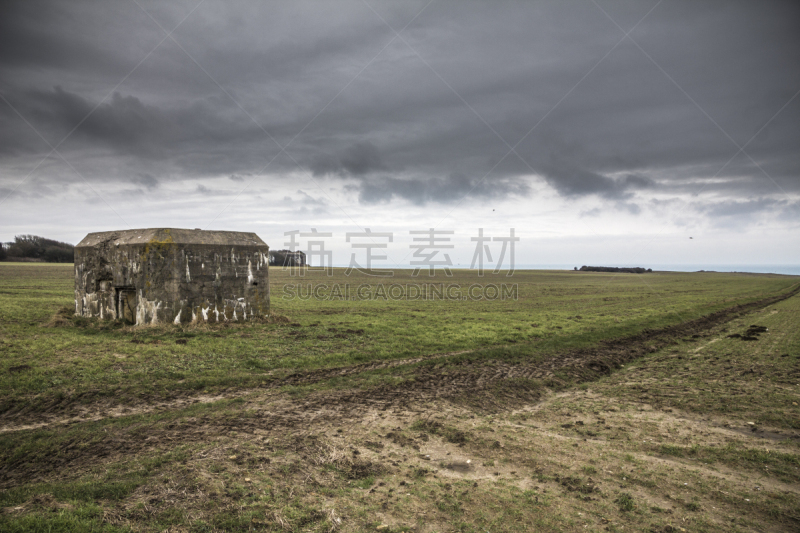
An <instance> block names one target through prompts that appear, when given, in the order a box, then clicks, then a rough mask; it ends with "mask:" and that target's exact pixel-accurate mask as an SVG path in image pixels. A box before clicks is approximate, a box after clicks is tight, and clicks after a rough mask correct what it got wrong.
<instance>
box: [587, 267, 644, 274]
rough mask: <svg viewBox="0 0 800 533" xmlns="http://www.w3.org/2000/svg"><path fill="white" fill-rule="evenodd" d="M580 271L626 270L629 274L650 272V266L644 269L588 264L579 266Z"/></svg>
mask: <svg viewBox="0 0 800 533" xmlns="http://www.w3.org/2000/svg"><path fill="white" fill-rule="evenodd" d="M575 270H578V267H575ZM580 270H581V271H582V272H628V273H629V274H643V273H645V272H652V271H653V269H652V268H648V269H644V268H642V267H632V268H627V267H623V268H620V267H590V266H582V267H581V268H580Z"/></svg>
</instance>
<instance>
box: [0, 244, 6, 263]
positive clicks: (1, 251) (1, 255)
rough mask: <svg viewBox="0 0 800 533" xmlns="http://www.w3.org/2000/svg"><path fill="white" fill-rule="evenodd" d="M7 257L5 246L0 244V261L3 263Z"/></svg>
mask: <svg viewBox="0 0 800 533" xmlns="http://www.w3.org/2000/svg"><path fill="white" fill-rule="evenodd" d="M7 255H8V254H6V246H5V244H3V243H2V242H0V261H3V260H4V259H5V258H6V256H7Z"/></svg>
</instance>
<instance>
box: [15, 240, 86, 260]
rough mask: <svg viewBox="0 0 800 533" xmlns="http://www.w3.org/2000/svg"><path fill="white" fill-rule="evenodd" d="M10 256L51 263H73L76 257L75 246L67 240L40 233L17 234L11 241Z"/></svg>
mask: <svg viewBox="0 0 800 533" xmlns="http://www.w3.org/2000/svg"><path fill="white" fill-rule="evenodd" d="M9 244H10V245H9V247H8V249H7V250H6V254H7V255H8V256H9V257H24V258H29V259H40V260H42V261H48V262H51V263H71V262H72V261H74V259H75V247H74V246H73V245H71V244H69V243H67V242H60V241H55V240H53V239H46V238H44V237H39V236H38V235H17V236H16V237H14V242H12V243H9Z"/></svg>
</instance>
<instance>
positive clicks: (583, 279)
mask: <svg viewBox="0 0 800 533" xmlns="http://www.w3.org/2000/svg"><path fill="white" fill-rule="evenodd" d="M395 274H396V275H395V277H394V278H392V279H391V280H390V282H389V283H386V282H384V284H383V288H384V289H385V290H386V291H387V293H389V294H391V290H390V289H389V288H388V287H389V286H390V285H391V284H397V285H399V286H406V285H408V284H417V283H419V284H422V283H433V284H439V283H441V284H453V285H459V286H461V287H462V290H465V289H466V288H467V287H468V286H469V285H471V284H473V283H478V282H480V283H495V284H498V285H499V284H501V283H512V282H513V283H514V284H516V285H517V292H518V300H516V301H514V300H508V301H501V300H500V299H496V300H493V301H485V300H484V301H463V300H448V299H438V298H437V299H429V300H424V299H408V298H401V299H397V300H393V299H390V298H388V297H387V299H386V300H384V299H377V300H373V301H355V300H344V299H337V298H334V299H332V300H330V299H326V298H328V297H329V296H330V294H331V293H332V292H334V291H333V287H334V285H336V284H339V285H341V286H344V285H345V284H349V285H350V286H351V287H358V286H359V285H361V284H369V286H370V292H371V293H372V294H375V293H379V290H378V289H379V288H380V287H379V285H377V284H376V283H375V278H370V277H366V276H363V275H361V274H358V273H355V274H353V275H352V276H350V277H346V276H345V275H344V272H343V271H342V270H334V276H333V277H331V278H328V277H326V276H324V275H323V274H322V273H319V272H309V273H308V274H307V276H306V277H304V278H299V277H290V276H289V274H288V273H287V272H286V271H281V270H279V269H273V270H272V271H271V273H270V275H271V291H272V308H273V312H274V313H277V314H280V315H285V316H288V317H289V318H290V320H291V321H292V323H294V324H299V326H297V327H292V326H287V325H284V324H247V325H243V326H233V327H204V326H200V327H192V326H173V325H171V324H170V325H162V326H157V327H143V328H131V327H123V326H121V325H114V324H109V323H99V322H96V321H86V320H79V319H73V320H72V321H70V324H69V325H68V326H66V327H44V326H45V325H47V324H48V322H50V321H51V319H52V318H53V316H54V314H55V313H56V312H57V311H58V309H60V308H62V307H71V306H73V305H74V304H73V276H72V267H71V266H69V265H41V264H13V263H0V349H1V350H2V352H3V354H4V358H3V361H2V363H0V364H1V365H2V369H0V370H3V371H2V372H0V390H2V391H3V393H4V394H3V396H4V404H3V405H4V406H5V407H3V405H0V410H2V409H3V408H5V409H8V408H10V407H11V406H12V405H13V404H14V403H16V402H18V401H20V400H23V399H24V400H25V401H26V402H29V401H31V399H33V398H35V401H36V402H39V403H46V402H47V401H63V400H64V398H68V399H73V400H74V399H76V398H77V399H78V401H81V399H83V400H84V401H85V400H87V399H88V398H90V397H96V396H107V397H113V398H115V399H116V400H118V401H134V400H136V399H137V398H138V397H141V396H143V395H144V396H147V395H152V396H158V397H169V396H170V395H171V394H172V393H174V392H179V391H192V390H194V391H203V390H219V389H222V388H227V387H249V386H255V385H258V384H260V383H262V382H269V381H272V380H275V379H280V378H281V376H284V375H286V374H287V373H290V372H293V371H296V370H313V369H318V368H329V367H337V366H346V365H352V364H359V363H364V362H372V361H381V360H393V359H402V358H408V357H417V356H425V355H430V354H436V353H443V352H451V351H462V350H478V352H473V353H470V354H465V355H463V356H461V359H459V358H455V359H454V361H455V362H458V361H459V360H465V359H498V358H505V359H509V360H514V359H530V358H532V357H545V356H549V354H550V353H552V352H553V351H558V350H563V349H569V348H573V347H580V346H586V345H589V344H593V343H596V342H597V341H598V340H600V339H604V338H613V337H619V336H624V335H628V334H632V333H636V332H638V331H641V330H642V329H644V328H653V327H661V326H665V325H669V324H673V323H677V322H680V321H683V320H688V319H691V318H696V317H698V316H701V315H704V314H708V313H710V312H713V311H715V310H718V309H720V308H723V307H728V306H731V305H733V304H735V303H742V302H748V301H752V300H755V299H759V298H763V297H765V296H768V295H773V294H777V293H779V292H781V291H785V290H787V289H788V288H789V287H790V286H791V285H792V283H794V281H795V280H794V278H790V277H786V276H769V275H764V276H746V275H739V274H710V273H709V274H703V275H697V274H681V273H653V274H647V275H620V274H603V273H583V272H552V271H518V272H516V273H515V275H514V276H513V277H511V278H507V277H505V276H495V277H493V276H491V275H487V276H486V277H484V278H478V277H477V276H476V275H475V274H474V273H471V272H469V271H455V272H454V276H453V277H452V278H446V277H443V276H442V277H436V278H433V279H430V278H427V277H420V278H412V277H411V276H410V272H409V271H397V272H396V273H395ZM298 283H302V284H308V283H311V284H314V285H315V286H316V285H320V284H325V285H327V286H328V290H327V291H318V294H319V295H321V296H322V297H323V299H321V300H318V299H314V298H312V299H305V300H301V299H298V298H296V299H285V298H284V296H285V294H286V293H285V291H284V289H283V287H284V286H285V285H286V284H295V285H296V284H298ZM354 293H355V291H353V289H351V295H352V294H354ZM412 296H413V295H412ZM362 330H363V331H362ZM177 340H181V341H182V342H183V341H185V342H186V343H185V344H176V341H177ZM498 346H501V347H498Z"/></svg>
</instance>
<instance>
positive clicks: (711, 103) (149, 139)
mask: <svg viewBox="0 0 800 533" xmlns="http://www.w3.org/2000/svg"><path fill="white" fill-rule="evenodd" d="M426 3H427V2H418V3H413V2H412V3H403V4H394V3H378V2H375V3H374V4H373V3H370V5H372V6H373V8H374V10H375V11H376V12H377V15H378V16H376V14H375V13H373V11H372V10H371V9H370V8H369V7H367V6H366V5H365V4H364V3H363V2H346V3H340V2H335V3H302V2H301V3H262V2H243V3H239V4H234V5H233V6H229V5H227V4H224V3H215V2H213V1H211V0H209V1H207V2H204V3H203V4H202V5H200V7H199V8H198V9H197V10H196V11H194V12H192V9H193V8H194V7H195V5H196V4H195V3H194V2H186V3H169V4H163V3H147V2H143V3H142V6H143V7H144V9H145V10H146V11H147V13H146V12H145V11H143V10H142V9H140V8H139V7H138V6H137V4H136V3H133V2H127V3H121V4H116V3H115V4H107V3H101V2H84V3H80V2H79V3H65V2H53V3H52V4H41V3H33V2H21V1H20V2H6V3H4V5H3V7H2V8H0V9H2V10H3V12H2V14H0V94H2V95H3V97H4V99H6V100H7V101H8V103H9V104H11V105H12V106H14V108H15V109H16V111H17V112H19V114H20V115H22V116H23V117H24V118H25V120H26V121H28V122H29V123H30V125H32V126H33V128H35V129H36V131H37V132H39V133H41V135H42V136H43V137H44V138H45V139H47V141H48V142H49V143H51V144H52V145H56V144H57V143H59V142H60V141H61V140H62V139H64V137H65V136H67V135H69V138H68V139H67V140H66V141H65V142H64V144H63V145H62V146H61V147H60V148H59V150H60V151H61V152H62V153H63V154H64V155H65V157H67V158H68V159H69V160H71V161H75V162H76V163H75V165H76V166H78V167H79V168H80V169H81V172H84V173H85V174H86V176H87V177H88V178H89V179H95V180H120V181H121V182H125V181H128V182H133V184H135V185H138V186H139V187H141V188H142V189H143V190H148V191H152V190H154V189H156V188H157V187H159V186H160V185H161V184H163V183H164V182H166V181H168V180H171V179H186V178H204V177H212V176H228V177H229V179H230V180H233V181H249V179H250V178H249V177H248V178H247V179H244V180H243V178H242V176H254V175H259V174H262V173H263V174H267V175H273V176H282V175H289V173H292V174H293V175H295V174H294V173H296V172H297V171H302V172H310V173H311V174H313V175H314V176H316V177H318V178H322V179H329V180H334V181H336V180H340V181H339V183H340V184H341V186H346V190H347V191H350V192H351V193H352V194H356V195H357V196H358V199H359V201H361V202H362V203H382V202H390V201H392V200H393V199H404V200H407V201H410V202H412V203H415V204H420V205H422V204H426V203H429V202H440V203H454V202H458V201H460V200H461V198H463V197H465V196H469V197H474V198H484V199H500V198H503V197H507V196H520V195H522V196H524V195H529V194H531V191H532V190H533V189H532V187H531V186H532V184H533V183H534V182H535V181H538V180H543V181H544V182H546V183H547V184H548V185H550V186H551V187H552V188H553V189H554V190H555V191H557V192H558V193H559V194H560V195H561V196H563V197H567V198H580V197H586V196H590V197H596V198H599V199H601V200H603V201H605V202H606V203H607V205H608V206H611V207H612V208H614V209H617V210H620V211H625V212H628V213H631V214H637V213H639V212H640V210H641V207H640V205H643V204H642V203H641V202H637V201H634V197H635V196H643V197H645V198H646V197H647V196H648V195H649V194H655V193H657V192H668V193H675V194H679V193H696V192H698V191H700V190H705V191H709V192H712V191H713V192H714V193H715V194H721V195H728V196H731V199H730V201H731V202H733V203H734V204H735V203H736V202H741V201H743V197H744V196H745V195H747V196H752V195H754V194H755V195H762V196H763V195H768V194H782V193H783V192H787V193H790V194H796V193H798V192H800V179H798V175H800V174H799V173H800V153H799V152H798V151H797V146H799V145H800V126H798V124H800V97H799V98H797V99H795V100H794V101H792V102H791V103H790V104H789V105H788V106H786V107H785V109H783V110H782V111H781V112H780V113H778V115H777V116H775V117H774V120H772V121H771V122H769V121H770V120H771V119H772V117H773V116H774V115H775V114H776V113H777V112H778V111H779V110H780V109H781V108H782V106H784V105H785V104H786V103H787V102H788V101H789V100H790V99H791V98H792V97H793V96H794V95H795V93H796V92H797V91H798V90H800V32H798V31H797V30H798V27H797V21H798V20H800V4H796V3H790V2H763V3H759V4H757V5H756V4H753V3H752V2H729V1H725V2H722V1H720V2H703V3H697V2H691V1H685V2H677V1H676V2H663V3H661V4H659V5H658V6H657V7H656V8H655V10H653V12H652V13H650V14H649V15H648V16H647V18H646V19H645V20H644V21H643V22H642V23H641V24H640V25H639V26H638V27H637V28H636V29H635V30H634V31H633V32H632V33H631V37H632V38H633V39H635V41H636V42H635V43H634V42H632V41H631V40H623V41H622V42H619V41H620V39H622V38H623V35H624V32H625V31H628V30H630V29H631V28H632V27H633V26H634V24H636V23H637V22H638V21H639V20H640V19H641V18H642V17H644V16H645V15H647V13H648V11H650V9H651V8H652V7H653V6H654V5H655V2H638V3H624V2H610V1H598V5H599V6H600V8H602V9H598V7H597V6H596V5H594V4H593V3H591V2H577V1H576V2H543V3H530V4H528V3H519V4H517V3H515V4H495V3H492V4H483V3H468V4H465V3H460V2H434V3H432V4H430V5H428V6H427V7H425V6H426ZM423 8H425V9H424V10H423ZM420 11H421V13H420ZM604 11H605V12H604ZM148 13H149V14H150V15H151V16H152V17H153V18H154V19H155V20H156V21H158V23H159V24H161V25H162V26H163V27H164V28H166V29H167V30H172V28H174V27H175V26H176V25H177V24H178V23H179V22H181V20H182V19H183V18H184V17H187V15H188V17H187V18H186V20H185V22H183V23H182V24H181V25H180V27H179V28H178V29H177V30H176V31H175V33H174V38H175V40H176V41H177V42H178V43H179V45H180V46H179V45H178V44H175V43H174V42H172V41H171V40H170V39H167V40H166V41H164V43H163V44H161V45H159V46H157V45H158V43H159V42H160V41H161V40H162V39H163V38H164V36H165V34H164V32H163V31H162V30H161V29H160V28H159V27H158V26H157V25H156V24H155V23H154V21H153V20H151V18H150V17H149V16H148ZM416 15H419V16H418V17H417V18H416V19H415V18H414V17H415V16H416ZM382 19H383V20H382ZM612 19H613V21H612ZM384 20H385V21H386V22H387V23H388V24H389V25H390V26H392V27H393V28H394V29H397V30H399V29H401V28H403V27H404V26H405V25H406V24H408V27H407V28H406V30H405V31H403V33H402V39H401V38H396V37H395V34H394V33H393V31H392V30H391V29H390V28H389V27H387V25H386V24H385V23H384ZM614 22H616V23H618V24H619V26H621V29H620V28H618V27H617V26H616V25H615V23H614ZM404 40H405V41H407V43H408V45H410V47H409V46H408V45H407V44H406V42H404ZM637 43H638V45H640V46H641V48H642V49H644V51H645V52H646V54H645V53H644V52H643V51H642V50H640V49H639V47H638V46H637ZM609 52H610V53H609ZM148 54H150V55H149V56H148ZM647 54H649V56H650V57H648V55H647ZM143 59H144V61H143V62H142V63H141V65H140V66H138V67H137V64H138V63H139V62H140V61H142V60H143ZM129 74H130V75H129ZM127 75H129V76H128V77H127V78H126V77H125V76H127ZM123 78H124V82H123V83H122V84H121V85H118V84H119V82H120V81H121V80H123ZM0 118H2V124H0V168H2V169H11V168H14V169H23V174H22V175H24V169H30V168H33V166H35V164H36V162H37V161H38V159H37V158H41V157H42V156H43V155H44V154H46V153H47V152H48V151H49V147H48V146H46V145H45V143H44V142H43V141H42V140H41V139H40V138H39V137H38V136H37V135H36V134H35V133H34V132H33V131H32V130H31V129H30V127H29V126H28V125H27V124H26V123H25V122H24V121H23V120H22V119H20V118H19V116H17V113H16V112H15V111H13V110H12V109H11V108H10V107H9V106H8V105H6V103H5V102H2V101H0ZM76 126H77V128H76ZM73 129H74V132H73ZM70 132H72V133H70ZM746 143H749V144H747V146H746V148H745V150H746V153H742V154H738V156H737V155H736V154H737V151H738V148H739V147H740V146H744V145H745V144H746ZM511 147H514V150H513V151H512V150H511ZM282 148H283V149H285V150H284V151H283V152H281V149H282ZM734 156H735V157H734ZM749 156H752V159H753V160H755V163H754V162H753V161H752V160H750V157H749ZM731 158H733V160H732V161H730V163H729V164H728V161H729V160H730V159H731ZM756 163H757V164H758V166H757V165H756ZM726 164H727V166H726ZM298 165H299V167H298ZM759 167H760V168H759ZM3 175H8V172H4V173H3ZM131 176H133V177H131ZM712 177H714V178H715V179H714V180H713V181H709V180H710V178H712ZM7 179H9V178H0V180H3V181H2V182H0V185H2V186H3V188H4V189H9V190H10V189H12V188H13V186H14V185H15V184H16V182H14V183H10V182H7V181H5V180H7ZM287 179H293V178H287ZM703 180H705V181H703ZM197 192H199V193H205V194H208V193H210V192H211V191H210V189H208V188H207V187H205V186H203V185H202V184H200V185H198V187H197ZM734 204H731V209H735V208H736V206H735V205H734ZM759 206H760V209H762V210H768V209H769V208H770V207H769V206H768V205H767V204H765V203H764V204H757V205H753V208H754V209H758V208H759ZM318 207H320V206H318ZM740 207H741V206H740ZM704 212H705V213H706V214H707V215H708V216H710V217H725V216H728V215H726V211H725V208H724V207H723V206H717V207H716V208H713V209H712V208H709V209H705V211H704ZM591 213H592V211H587V214H591Z"/></svg>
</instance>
